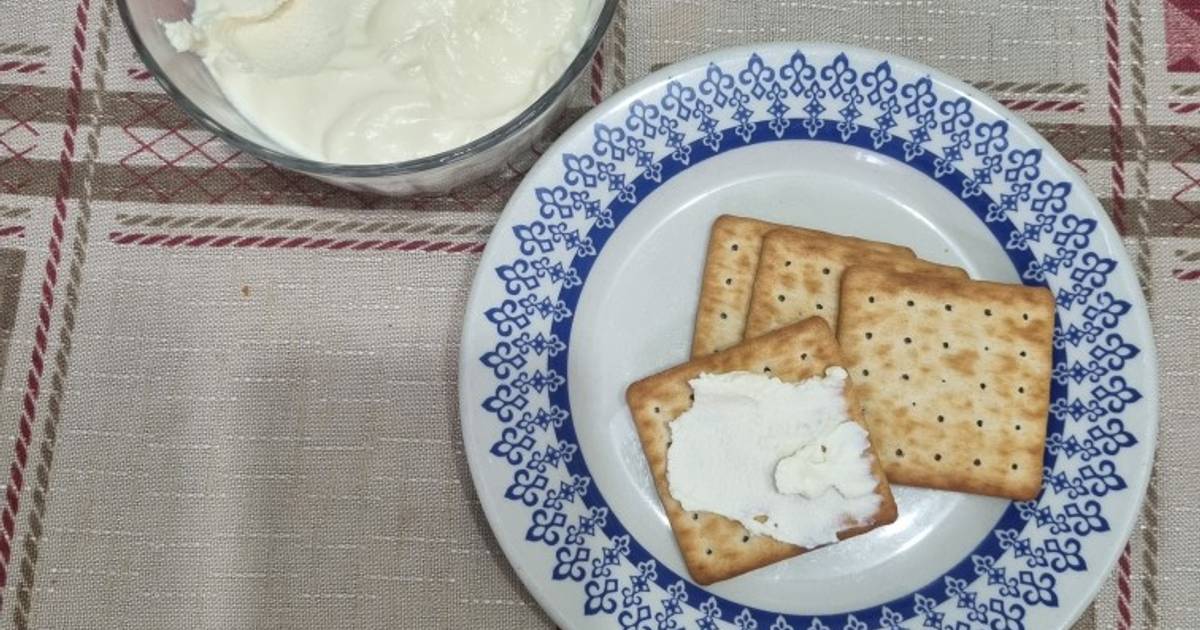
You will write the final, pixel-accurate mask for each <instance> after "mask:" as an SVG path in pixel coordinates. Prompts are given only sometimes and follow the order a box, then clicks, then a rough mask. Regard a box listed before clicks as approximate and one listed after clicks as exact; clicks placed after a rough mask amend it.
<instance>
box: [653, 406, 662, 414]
mask: <svg viewBox="0 0 1200 630" xmlns="http://www.w3.org/2000/svg"><path fill="white" fill-rule="evenodd" d="M654 413H662V408H661V407H655V408H654Z"/></svg>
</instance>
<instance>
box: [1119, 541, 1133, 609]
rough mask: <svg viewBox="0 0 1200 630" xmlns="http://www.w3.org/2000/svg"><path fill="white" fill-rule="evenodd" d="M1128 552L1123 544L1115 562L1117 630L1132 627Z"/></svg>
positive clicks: (1130, 566)
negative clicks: (1119, 557) (1118, 558)
mask: <svg viewBox="0 0 1200 630" xmlns="http://www.w3.org/2000/svg"><path fill="white" fill-rule="evenodd" d="M1131 555H1132V554H1131V553H1130V550H1129V543H1125V550H1124V551H1122V552H1121V559H1120V560H1118V561H1117V613H1118V618H1117V628H1118V630H1129V628H1130V626H1132V625H1133V614H1132V611H1131V610H1130V609H1129V601H1130V598H1131V596H1132V594H1133V589H1132V587H1131V586H1130V584H1129V574H1130V573H1131V572H1132V568H1133V566H1132V565H1133V562H1132V561H1131V557H1130V556H1131Z"/></svg>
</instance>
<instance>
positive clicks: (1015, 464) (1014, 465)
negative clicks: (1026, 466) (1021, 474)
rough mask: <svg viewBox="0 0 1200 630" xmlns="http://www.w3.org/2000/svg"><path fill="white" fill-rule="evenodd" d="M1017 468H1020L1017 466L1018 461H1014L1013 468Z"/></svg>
mask: <svg viewBox="0 0 1200 630" xmlns="http://www.w3.org/2000/svg"><path fill="white" fill-rule="evenodd" d="M1017 468H1019V466H1017V463H1016V462H1013V465H1012V469H1013V470H1016V469H1017Z"/></svg>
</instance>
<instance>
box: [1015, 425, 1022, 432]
mask: <svg viewBox="0 0 1200 630" xmlns="http://www.w3.org/2000/svg"><path fill="white" fill-rule="evenodd" d="M1013 428H1014V429H1016V430H1018V431H1020V430H1021V425H1019V424H1018V425H1017V426H1015V427H1013Z"/></svg>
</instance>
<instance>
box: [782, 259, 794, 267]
mask: <svg viewBox="0 0 1200 630" xmlns="http://www.w3.org/2000/svg"><path fill="white" fill-rule="evenodd" d="M783 266H784V267H791V266H792V261H790V260H785V261H783Z"/></svg>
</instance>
